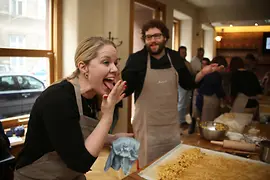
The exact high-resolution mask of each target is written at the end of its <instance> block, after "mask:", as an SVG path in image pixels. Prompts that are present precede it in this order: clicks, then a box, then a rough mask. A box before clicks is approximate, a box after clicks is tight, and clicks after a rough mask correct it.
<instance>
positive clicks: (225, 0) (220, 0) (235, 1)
mask: <svg viewBox="0 0 270 180" xmlns="http://www.w3.org/2000/svg"><path fill="white" fill-rule="evenodd" d="M186 1H187V2H189V3H191V4H193V5H195V6H198V7H200V8H212V7H220V6H235V5H245V4H247V3H248V1H250V0H186Z"/></svg>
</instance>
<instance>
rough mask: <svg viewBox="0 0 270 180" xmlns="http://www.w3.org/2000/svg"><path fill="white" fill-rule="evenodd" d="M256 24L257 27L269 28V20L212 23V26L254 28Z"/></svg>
mask: <svg viewBox="0 0 270 180" xmlns="http://www.w3.org/2000/svg"><path fill="white" fill-rule="evenodd" d="M255 23H257V24H258V25H259V26H269V25H270V19H265V20H257V21H255V20H249V21H226V22H212V23H211V24H212V26H214V27H219V26H230V25H233V26H255Z"/></svg>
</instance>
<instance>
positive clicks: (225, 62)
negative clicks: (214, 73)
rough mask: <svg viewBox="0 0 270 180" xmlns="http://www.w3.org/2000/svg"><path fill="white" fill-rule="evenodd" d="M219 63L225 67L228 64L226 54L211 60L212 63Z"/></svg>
mask: <svg viewBox="0 0 270 180" xmlns="http://www.w3.org/2000/svg"><path fill="white" fill-rule="evenodd" d="M214 63H216V64H218V65H219V66H221V65H223V66H224V67H225V68H226V67H227V66H228V63H227V61H226V59H225V57H224V56H216V57H214V59H213V60H212V61H211V64H214Z"/></svg>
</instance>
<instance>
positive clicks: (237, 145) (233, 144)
mask: <svg viewBox="0 0 270 180" xmlns="http://www.w3.org/2000/svg"><path fill="white" fill-rule="evenodd" d="M211 143H212V144H217V145H221V146H223V147H224V148H231V149H238V150H243V151H256V145H255V144H250V143H245V142H238V141H230V140H224V141H211Z"/></svg>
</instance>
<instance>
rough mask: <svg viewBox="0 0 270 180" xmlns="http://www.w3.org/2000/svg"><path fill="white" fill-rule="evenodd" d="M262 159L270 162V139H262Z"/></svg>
mask: <svg viewBox="0 0 270 180" xmlns="http://www.w3.org/2000/svg"><path fill="white" fill-rule="evenodd" d="M260 146H261V152H260V160H261V161H263V162H266V163H270V141H269V140H264V141H261V144H260Z"/></svg>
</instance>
